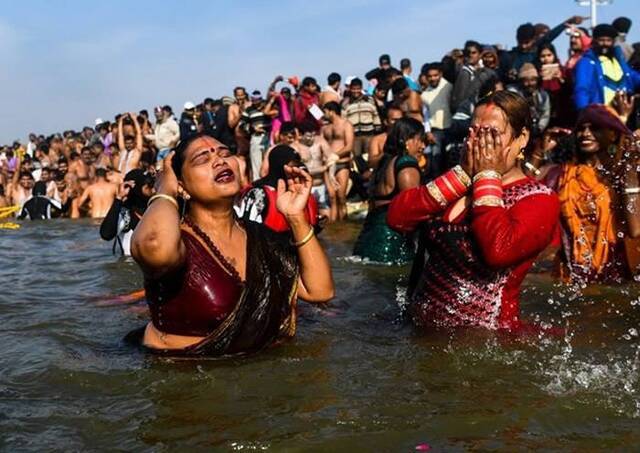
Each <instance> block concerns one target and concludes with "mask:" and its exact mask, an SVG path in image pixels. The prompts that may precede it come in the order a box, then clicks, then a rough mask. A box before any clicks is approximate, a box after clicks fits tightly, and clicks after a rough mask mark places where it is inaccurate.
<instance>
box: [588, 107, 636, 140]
mask: <svg viewBox="0 0 640 453" xmlns="http://www.w3.org/2000/svg"><path fill="white" fill-rule="evenodd" d="M584 123H591V124H592V125H593V126H595V127H598V128H600V129H611V130H613V131H615V132H617V133H618V134H620V135H630V134H631V131H630V130H629V128H628V127H627V126H625V125H624V123H623V122H622V121H621V120H620V117H619V116H618V114H617V113H616V112H615V110H613V109H612V108H611V107H606V106H604V105H600V104H591V105H589V106H588V107H585V108H584V109H582V111H581V112H580V114H579V115H578V120H577V121H576V128H578V127H580V126H581V125H582V124H584Z"/></svg>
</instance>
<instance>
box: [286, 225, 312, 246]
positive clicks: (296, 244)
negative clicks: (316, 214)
mask: <svg viewBox="0 0 640 453" xmlns="http://www.w3.org/2000/svg"><path fill="white" fill-rule="evenodd" d="M314 233H315V231H314V229H313V226H309V232H308V233H307V235H306V236H305V237H304V238H302V240H301V241H298V242H292V243H291V245H293V246H294V247H298V248H300V247H302V246H303V245H305V244H306V243H307V242H309V241H310V240H311V238H312V237H313V235H314Z"/></svg>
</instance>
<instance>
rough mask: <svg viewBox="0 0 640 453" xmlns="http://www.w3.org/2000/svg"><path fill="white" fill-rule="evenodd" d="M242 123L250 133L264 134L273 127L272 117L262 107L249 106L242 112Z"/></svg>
mask: <svg viewBox="0 0 640 453" xmlns="http://www.w3.org/2000/svg"><path fill="white" fill-rule="evenodd" d="M240 125H241V126H242V128H243V129H244V130H245V132H247V133H248V134H249V135H263V134H266V133H268V132H269V130H270V129H271V118H270V117H269V116H267V115H265V114H264V112H263V111H262V109H259V108H257V107H254V106H249V107H248V108H247V109H246V110H245V111H244V112H242V116H241V118H240Z"/></svg>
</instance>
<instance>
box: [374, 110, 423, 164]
mask: <svg viewBox="0 0 640 453" xmlns="http://www.w3.org/2000/svg"><path fill="white" fill-rule="evenodd" d="M423 133H424V126H423V125H422V123H421V122H420V121H418V120H417V119H415V118H400V119H399V120H398V121H396V123H395V124H394V125H393V127H392V128H391V131H389V135H387V141H386V142H385V143H384V148H383V150H384V153H385V154H388V155H391V156H396V155H400V154H402V153H403V152H404V151H405V148H406V145H407V141H408V140H409V139H411V138H413V137H415V136H416V135H422V134H423Z"/></svg>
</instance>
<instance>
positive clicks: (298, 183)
mask: <svg viewBox="0 0 640 453" xmlns="http://www.w3.org/2000/svg"><path fill="white" fill-rule="evenodd" d="M285 171H286V173H287V174H286V178H287V181H286V182H285V181H284V180H280V181H278V184H277V199H276V207H277V209H278V210H279V211H280V213H281V214H282V215H283V216H284V217H285V218H286V220H287V222H288V224H289V228H290V234H289V235H288V236H287V237H284V236H283V235H281V234H280V235H279V234H277V233H275V232H272V231H271V230H269V229H268V228H267V227H265V226H263V225H261V224H256V223H253V222H244V223H242V222H241V221H240V220H239V219H237V218H236V216H235V214H234V211H233V204H234V199H235V198H236V196H237V195H238V194H239V192H240V182H239V181H240V179H239V170H238V163H237V160H236V159H235V158H234V157H233V156H232V155H231V153H230V152H229V149H228V148H227V147H226V146H225V145H224V144H222V143H220V142H219V141H217V140H215V139H213V138H212V137H209V136H206V135H196V136H194V137H191V138H189V139H187V140H185V141H184V142H181V143H180V144H179V145H178V146H177V147H176V150H175V152H173V153H171V154H170V155H169V156H168V157H167V158H166V159H165V161H164V169H163V171H162V173H161V176H160V178H159V189H158V193H157V194H156V195H154V196H153V197H151V199H150V200H149V207H148V208H147V210H146V212H145V214H144V216H143V217H142V219H141V220H140V223H139V224H138V227H137V228H136V230H135V233H134V235H133V239H132V248H131V252H132V256H133V257H134V259H135V260H136V261H137V262H138V264H139V265H140V267H141V268H142V270H143V272H144V275H145V290H146V295H147V301H148V304H149V309H150V312H151V322H149V323H148V324H147V326H146V328H145V329H144V335H143V338H142V344H143V345H144V346H146V347H147V348H149V349H151V350H154V351H159V352H165V353H170V354H172V355H174V354H183V355H212V356H217V355H225V354H238V353H247V352H254V351H257V350H259V349H261V348H264V347H267V346H269V345H270V344H273V343H274V342H276V341H278V340H279V339H282V338H287V337H291V336H293V334H294V333H295V319H296V317H295V305H296V300H297V298H298V297H299V298H301V299H303V300H306V301H309V302H325V301H327V300H329V299H331V298H332V297H333V293H334V288H333V280H332V277H331V269H330V267H329V261H328V259H327V256H326V255H325V253H324V250H323V249H322V246H321V245H320V243H319V242H318V240H317V239H316V237H315V235H314V232H313V231H314V230H313V228H312V227H311V225H309V222H308V221H307V219H306V217H305V209H306V207H307V200H308V198H309V194H310V192H311V185H312V181H311V177H310V176H309V175H308V174H307V173H305V172H304V171H303V170H301V169H298V168H291V167H286V168H285ZM178 197H180V198H182V200H183V201H184V203H185V204H186V209H184V210H183V214H184V216H183V218H181V215H180V212H179V209H178V202H177V198H178ZM291 238H292V239H291Z"/></svg>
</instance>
